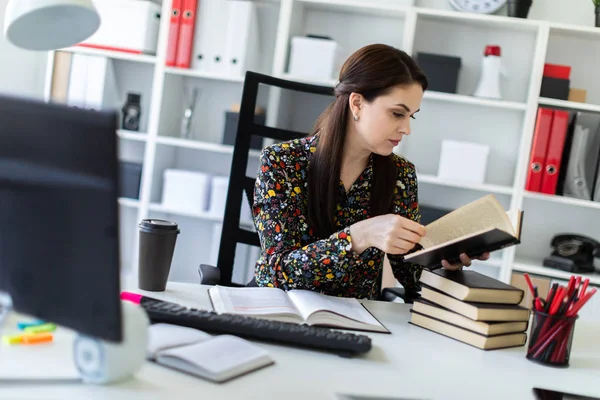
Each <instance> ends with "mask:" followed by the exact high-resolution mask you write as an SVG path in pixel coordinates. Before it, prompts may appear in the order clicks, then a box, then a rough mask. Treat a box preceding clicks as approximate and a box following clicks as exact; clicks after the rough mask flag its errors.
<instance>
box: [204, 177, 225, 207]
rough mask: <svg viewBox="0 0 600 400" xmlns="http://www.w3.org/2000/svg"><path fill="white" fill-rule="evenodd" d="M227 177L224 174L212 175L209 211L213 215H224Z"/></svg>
mask: <svg viewBox="0 0 600 400" xmlns="http://www.w3.org/2000/svg"><path fill="white" fill-rule="evenodd" d="M228 187H229V178H228V177H226V176H213V177H212V184H211V188H210V205H209V210H208V211H209V212H210V213H211V214H214V215H218V216H221V217H222V216H223V215H225V203H226V202H227V188H228Z"/></svg>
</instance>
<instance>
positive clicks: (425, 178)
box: [417, 173, 513, 194]
mask: <svg viewBox="0 0 600 400" xmlns="http://www.w3.org/2000/svg"><path fill="white" fill-rule="evenodd" d="M417 182H419V183H430V184H433V185H442V186H451V187H456V188H461V189H469V190H478V191H481V192H490V193H496V194H512V190H513V189H512V188H511V187H508V186H501V185H492V184H488V183H484V184H480V183H473V182H461V181H447V180H442V179H440V178H438V177H437V176H434V175H427V174H419V173H417Z"/></svg>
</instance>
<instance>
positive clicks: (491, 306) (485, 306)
mask: <svg viewBox="0 0 600 400" xmlns="http://www.w3.org/2000/svg"><path fill="white" fill-rule="evenodd" d="M420 285H421V286H423V287H425V288H427V289H429V290H431V291H432V292H436V293H438V294H440V295H442V296H444V297H447V298H449V299H451V300H453V301H459V302H461V303H463V304H465V305H467V306H471V307H475V308H477V309H481V310H499V311H502V310H511V311H513V310H519V311H521V310H529V309H528V308H526V307H523V306H521V305H519V304H503V303H482V302H478V301H463V300H458V299H456V298H454V297H452V296H450V295H449V294H447V293H444V292H442V291H440V290H437V289H436V288H434V287H431V286H429V285H427V284H425V283H422V282H420ZM517 290H520V289H517ZM421 299H422V300H427V301H429V302H430V303H433V304H435V305H437V306H438V307H442V308H446V309H447V307H446V306H445V305H443V304H437V303H436V302H435V301H433V300H430V299H426V298H423V297H421Z"/></svg>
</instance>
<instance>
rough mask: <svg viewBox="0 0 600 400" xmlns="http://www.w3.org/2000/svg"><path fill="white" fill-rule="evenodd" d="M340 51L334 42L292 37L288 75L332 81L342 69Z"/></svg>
mask: <svg viewBox="0 0 600 400" xmlns="http://www.w3.org/2000/svg"><path fill="white" fill-rule="evenodd" d="M342 62H343V59H342V50H341V48H340V46H339V44H337V43H336V42H335V41H334V40H330V39H321V38H314V37H306V36H294V37H293V38H292V45H291V51H290V63H289V68H288V73H289V74H290V75H293V76H298V77H307V78H316V79H333V78H337V76H338V75H339V70H340V68H341V67H342Z"/></svg>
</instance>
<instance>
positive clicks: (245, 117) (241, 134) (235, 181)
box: [198, 71, 419, 303]
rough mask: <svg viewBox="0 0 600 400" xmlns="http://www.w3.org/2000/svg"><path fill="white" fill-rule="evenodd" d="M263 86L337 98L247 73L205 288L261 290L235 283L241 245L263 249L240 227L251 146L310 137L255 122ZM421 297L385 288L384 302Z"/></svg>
mask: <svg viewBox="0 0 600 400" xmlns="http://www.w3.org/2000/svg"><path fill="white" fill-rule="evenodd" d="M261 84H262V85H266V86H270V87H276V88H280V89H283V90H292V91H295V92H303V93H308V94H314V95H323V96H332V95H333V91H332V88H331V87H326V86H319V85H312V84H307V83H300V82H294V81H288V80H284V79H280V78H275V77H272V76H268V75H264V74H259V73H256V72H250V71H248V72H247V73H246V77H245V81H244V88H243V93H242V101H241V105H240V112H239V121H238V127H237V134H236V139H235V146H234V149H233V157H232V162H231V172H230V177H229V187H228V190H227V200H226V203H225V215H224V218H223V228H222V232H221V242H220V246H219V255H218V259H217V265H216V266H212V265H207V264H202V265H200V267H199V268H198V274H199V275H200V283H201V284H206V285H217V284H218V285H223V286H237V287H240V286H257V285H256V282H255V280H254V279H252V280H251V281H250V282H249V283H247V284H240V283H235V282H233V281H232V279H233V267H234V262H235V254H236V248H237V246H238V244H246V245H250V246H257V247H259V248H260V241H259V238H258V234H257V233H256V232H253V231H250V230H247V229H243V228H241V227H240V213H241V212H240V209H241V206H242V201H243V199H244V192H245V193H246V200H247V201H248V204H249V206H250V209H252V204H253V195H254V184H255V181H256V179H255V178H250V177H248V176H246V169H247V164H248V153H249V151H250V142H251V139H252V136H253V135H255V136H258V137H260V138H271V139H274V140H275V141H278V142H282V141H286V140H291V139H295V138H301V137H305V136H306V135H307V133H306V132H296V131H292V130H286V129H281V128H275V127H270V126H266V125H262V124H257V123H256V122H255V118H254V117H255V109H256V103H257V97H258V91H259V87H260V85H261ZM418 296H419V295H418V294H417V293H410V292H406V291H405V290H404V289H403V288H385V289H384V290H383V291H382V294H381V300H384V301H393V300H394V299H395V298H397V297H399V298H402V299H403V300H404V302H405V303H412V300H413V299H415V298H416V297H418Z"/></svg>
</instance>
